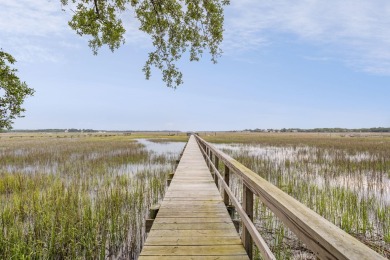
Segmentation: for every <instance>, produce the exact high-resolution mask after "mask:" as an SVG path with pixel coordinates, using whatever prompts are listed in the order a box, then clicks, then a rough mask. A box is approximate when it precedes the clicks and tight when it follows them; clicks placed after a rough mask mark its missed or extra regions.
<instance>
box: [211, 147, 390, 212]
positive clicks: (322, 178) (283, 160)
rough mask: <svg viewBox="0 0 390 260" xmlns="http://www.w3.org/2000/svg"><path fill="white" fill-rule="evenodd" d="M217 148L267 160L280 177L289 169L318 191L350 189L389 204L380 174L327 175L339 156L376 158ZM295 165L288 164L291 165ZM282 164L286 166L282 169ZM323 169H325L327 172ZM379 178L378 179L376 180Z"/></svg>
mask: <svg viewBox="0 0 390 260" xmlns="http://www.w3.org/2000/svg"><path fill="white" fill-rule="evenodd" d="M214 146H215V147H216V148H217V149H220V150H222V151H223V152H225V153H227V154H229V155H230V156H232V157H233V158H235V157H237V156H249V157H253V158H258V159H259V160H267V161H271V162H273V163H274V164H275V166H277V167H280V168H281V169H283V171H282V174H288V173H289V172H290V171H288V170H287V169H286V168H290V169H293V170H294V172H295V174H297V175H300V176H301V177H302V179H304V180H305V181H308V182H313V183H314V184H316V185H317V186H318V187H320V188H324V187H325V186H326V185H330V186H331V187H342V188H347V189H349V190H352V191H354V192H356V193H358V194H359V195H360V197H370V196H374V197H376V198H377V199H378V200H379V201H381V202H382V203H383V204H384V205H390V178H389V177H388V176H387V175H386V173H383V172H373V171H364V172H359V173H357V172H348V171H345V170H344V172H341V174H340V172H339V171H338V172H337V174H334V175H332V174H327V173H329V170H330V171H332V170H335V169H336V168H337V165H336V161H337V160H340V158H338V157H340V156H341V157H342V158H343V159H345V160H346V161H350V162H355V163H365V162H367V161H370V160H371V161H372V160H374V159H376V156H375V155H371V154H369V153H364V152H363V153H358V154H348V153H347V152H345V151H336V152H335V151H329V150H324V149H320V148H316V147H309V146H301V147H277V146H262V145H249V144H237V143H236V144H214ZM296 162H297V163H298V164H294V166H293V165H292V164H293V163H296ZM286 164H287V165H288V166H286ZM324 169H327V171H328V172H327V171H326V170H325V172H324ZM378 176H379V177H378Z"/></svg>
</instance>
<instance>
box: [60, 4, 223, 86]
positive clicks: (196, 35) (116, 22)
mask: <svg viewBox="0 0 390 260" xmlns="http://www.w3.org/2000/svg"><path fill="white" fill-rule="evenodd" d="M69 2H71V3H72V4H73V5H75V9H74V10H73V12H74V15H73V17H72V19H71V20H70V21H69V25H70V27H71V28H72V29H73V30H75V31H76V32H77V33H78V34H79V35H81V36H82V35H89V36H90V40H89V46H90V48H91V49H92V51H93V53H94V54H95V55H96V54H97V52H98V49H99V48H100V47H102V46H103V45H107V46H108V47H109V48H110V50H111V51H114V50H115V49H117V48H118V47H120V46H121V45H122V44H123V43H124V42H125V37H124V35H125V32H126V29H125V26H124V25H123V21H122V19H121V17H122V16H123V15H128V13H131V12H133V14H134V16H135V17H136V18H137V19H138V20H139V22H140V27H139V30H141V31H143V32H145V33H147V34H149V35H150V37H151V40H152V43H153V46H154V50H153V51H151V52H150V53H149V55H148V59H147V61H146V63H145V66H144V68H143V71H144V73H145V76H146V78H147V79H149V78H150V76H151V67H153V66H154V67H156V68H157V69H159V70H161V72H162V77H163V80H164V81H165V82H166V84H167V86H168V87H173V88H176V87H177V86H178V85H180V84H182V83H183V80H182V73H181V72H180V71H179V70H178V68H177V66H176V63H177V61H178V60H179V59H180V58H181V57H182V55H183V54H184V53H185V52H187V51H188V52H189V54H190V60H191V61H197V60H199V58H200V57H201V56H202V54H203V52H204V51H205V50H208V51H209V53H210V55H211V60H212V62H214V63H216V61H217V58H218V57H219V56H220V55H221V49H220V47H219V45H220V43H221V41H222V39H223V36H222V33H223V20H224V17H223V6H224V5H228V4H229V0H61V3H62V5H63V6H66V5H68V4H69Z"/></svg>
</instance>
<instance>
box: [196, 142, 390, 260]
mask: <svg viewBox="0 0 390 260" xmlns="http://www.w3.org/2000/svg"><path fill="white" fill-rule="evenodd" d="M195 137H196V140H197V142H198V145H199V147H200V149H201V151H202V153H203V155H204V157H205V160H206V162H207V165H208V166H209V168H210V171H211V172H212V174H213V175H214V178H215V182H216V184H217V187H218V186H219V185H218V183H220V186H221V187H222V188H223V189H224V192H223V198H224V203H225V205H226V206H228V205H229V204H230V202H231V204H233V205H234V207H235V209H236V211H237V213H238V214H239V215H240V217H241V220H242V227H243V230H242V235H241V240H242V243H243V245H244V247H245V249H246V251H247V253H248V256H249V257H250V258H251V259H252V251H253V242H254V243H255V244H256V246H257V248H258V249H259V252H260V254H261V255H262V257H263V258H264V259H275V257H274V255H273V254H272V252H271V250H270V249H269V248H268V246H267V244H266V243H265V241H264V239H263V238H262V237H261V235H260V234H259V232H258V231H257V230H256V227H255V226H254V224H253V198H254V195H255V196H258V197H259V199H260V201H261V202H262V203H263V204H264V205H265V206H267V207H268V208H269V209H270V210H271V211H272V212H273V213H274V214H275V215H276V216H277V217H278V218H279V219H280V220H281V221H282V222H283V223H284V224H285V225H286V226H287V227H288V228H290V230H291V231H292V232H294V234H295V235H296V236H297V237H298V238H299V239H300V240H301V241H302V242H303V243H305V244H306V246H307V247H308V248H309V249H310V250H311V251H312V252H313V253H314V254H315V255H316V256H317V257H318V258H320V259H367V260H373V259H386V258H385V257H383V256H381V255H380V254H378V253H377V252H375V251H374V250H372V249H370V248H369V247H367V246H366V245H364V244H363V243H361V242H360V241H359V240H357V239H356V238H354V237H352V236H351V235H349V234H348V233H346V232H345V231H343V230H341V229H340V228H338V227H337V226H336V225H334V224H332V223H331V222H329V221H328V220H326V219H325V218H323V217H322V216H320V215H318V214H317V213H316V212H314V211H313V210H311V209H309V208H308V207H306V206H305V205H303V204H302V203H300V202H299V201H297V200H296V199H294V198H293V197H291V196H289V195H288V194H287V193H285V192H283V191H282V190H280V189H279V188H277V187H276V186H274V185H273V184H271V183H269V182H268V181H266V180H265V179H263V178H261V177H260V176H259V175H258V174H256V173H254V172H253V171H251V170H250V169H248V168H247V167H245V166H244V165H242V164H241V163H239V162H238V161H236V160H235V159H233V158H231V157H230V156H229V155H227V154H225V153H223V152H222V151H220V150H218V149H216V148H215V147H214V146H213V145H212V144H210V143H208V142H206V141H205V140H203V139H202V138H201V137H199V136H198V135H196V136H195ZM220 162H222V164H223V165H224V167H223V168H224V173H223V174H221V173H220V172H219V170H218V168H219V164H220ZM231 174H236V175H237V176H239V178H241V179H242V183H243V187H242V188H243V189H242V191H243V194H242V203H241V204H240V203H239V201H238V199H237V198H236V197H235V196H234V194H233V192H232V191H231V190H230V188H229V180H230V175H231Z"/></svg>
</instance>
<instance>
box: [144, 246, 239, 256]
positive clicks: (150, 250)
mask: <svg viewBox="0 0 390 260" xmlns="http://www.w3.org/2000/svg"><path fill="white" fill-rule="evenodd" d="M142 254H143V255H157V256H162V255H164V256H168V255H169V256H172V255H176V256H183V257H184V256H207V255H209V256H215V255H217V256H220V255H230V256H232V255H245V253H243V252H242V245H213V246H181V245H174V246H146V247H144V249H143V250H142Z"/></svg>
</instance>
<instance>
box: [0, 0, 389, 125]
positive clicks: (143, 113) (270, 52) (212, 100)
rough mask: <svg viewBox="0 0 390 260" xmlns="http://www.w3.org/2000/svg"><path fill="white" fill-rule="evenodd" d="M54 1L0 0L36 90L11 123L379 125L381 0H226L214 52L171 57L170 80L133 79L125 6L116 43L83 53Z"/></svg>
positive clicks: (383, 77)
mask: <svg viewBox="0 0 390 260" xmlns="http://www.w3.org/2000/svg"><path fill="white" fill-rule="evenodd" d="M59 2H60V1H59V0H51V1H47V0H20V1H13V0H12V1H11V0H0V47H1V48H2V49H3V50H4V51H7V52H9V53H11V54H13V55H14V57H15V58H16V59H17V60H18V62H17V64H16V67H17V68H18V69H19V76H20V78H21V79H22V80H24V81H26V82H27V83H28V85H29V86H30V87H32V88H34V89H35V90H36V94H35V96H34V97H30V98H28V100H26V102H25V108H26V109H27V112H26V113H25V117H24V118H20V119H17V120H15V124H14V128H15V129H41V128H93V129H106V130H127V129H132V130H165V129H169V130H182V131H186V130H216V131H218V130H242V129H246V128H295V127H299V128H315V127H346V128H359V127H377V126H383V127H389V126H390V112H389V111H390V101H389V97H390V2H388V1H387V0H371V1H360V0H344V1H338V0H329V1H320V0H300V1H294V3H293V4H292V3H291V1H288V0H275V1H259V0H232V1H231V5H230V6H228V7H227V8H226V13H225V35H224V38H225V40H224V42H223V44H222V49H223V51H224V55H223V56H222V57H221V58H220V59H219V62H218V64H216V65H213V64H212V63H211V62H210V61H209V57H208V56H207V55H205V56H204V58H203V59H202V60H201V61H200V62H195V63H194V62H192V63H191V62H189V61H188V60H187V59H184V60H183V61H181V62H180V63H179V66H180V69H181V70H182V72H183V74H184V84H183V85H182V86H180V87H179V88H178V89H176V90H173V89H169V88H167V87H165V84H164V83H163V82H162V81H161V77H160V73H159V72H158V71H153V73H152V78H151V80H149V81H147V80H145V79H144V75H143V73H142V67H143V64H144V62H145V61H146V58H147V53H148V51H150V50H151V48H152V47H151V44H150V40H149V38H148V36H147V35H144V34H142V33H141V32H139V31H138V30H137V21H135V20H134V19H132V17H131V16H132V15H131V13H127V14H126V16H125V17H124V19H125V21H126V25H127V33H126V44H125V45H124V46H122V47H121V48H120V49H119V50H117V51H115V52H114V53H111V52H110V51H108V50H107V48H105V47H104V48H102V49H101V50H100V52H99V55H98V56H93V55H92V51H91V50H90V49H89V48H88V46H87V40H88V39H87V38H81V37H79V36H78V35H76V33H75V32H73V31H72V30H71V29H70V28H68V26H67V21H68V20H69V18H70V16H69V15H70V13H69V12H62V11H61V6H60V4H59Z"/></svg>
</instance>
